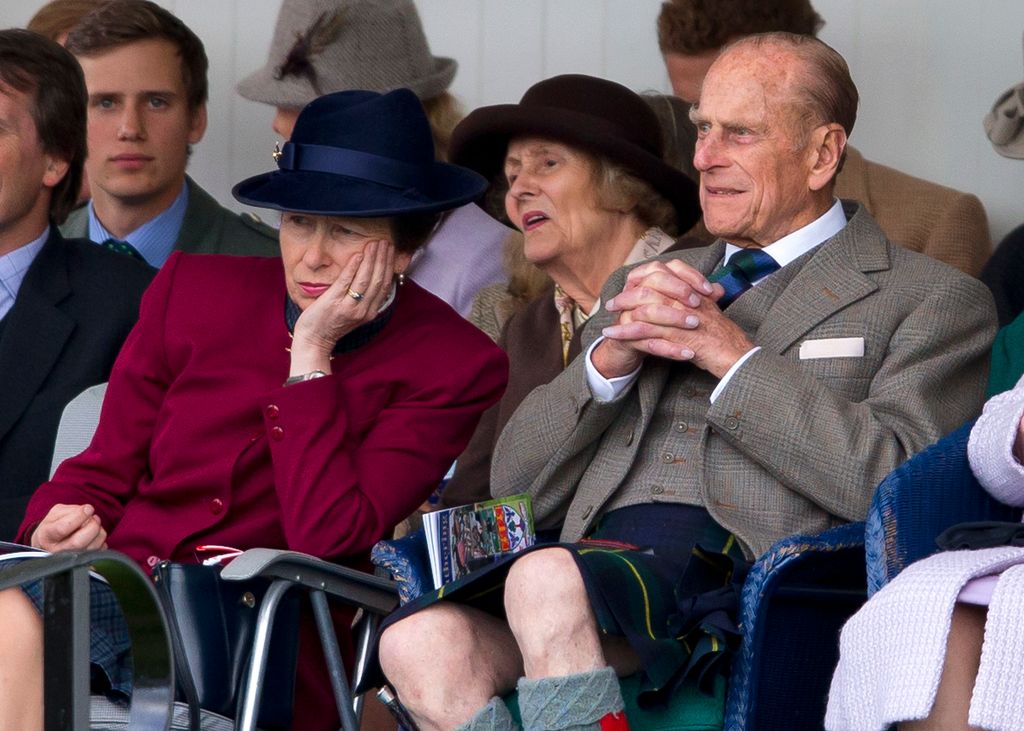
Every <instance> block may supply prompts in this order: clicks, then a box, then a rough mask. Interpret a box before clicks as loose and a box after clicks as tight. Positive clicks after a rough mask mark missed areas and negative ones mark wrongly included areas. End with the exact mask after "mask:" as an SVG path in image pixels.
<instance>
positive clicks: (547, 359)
mask: <svg viewBox="0 0 1024 731" xmlns="http://www.w3.org/2000/svg"><path fill="white" fill-rule="evenodd" d="M582 332H583V328H576V332H574V333H573V336H572V340H570V341H569V357H570V358H575V357H576V356H577V355H579V354H580V336H581V334H582ZM498 345H500V346H501V347H502V348H504V349H505V352H506V353H507V354H508V363H509V375H508V387H507V388H506V389H505V394H504V395H503V396H502V397H501V401H499V402H498V403H497V404H495V405H494V406H492V407H491V408H489V409H488V410H487V411H486V412H485V413H484V415H483V416H482V417H481V418H480V423H479V424H478V425H477V428H476V431H475V432H474V433H473V438H472V439H471V440H470V441H469V446H467V447H466V451H465V452H463V453H462V454H460V455H459V459H458V462H457V463H456V465H455V474H454V475H453V476H452V479H451V480H449V481H448V485H447V486H446V487H445V489H444V492H443V493H442V494H441V500H440V507H444V508H449V507H454V506H456V505H465V504H466V503H472V502H477V501H479V500H488V499H489V498H490V477H491V454H492V453H493V451H494V442H495V441H496V440H497V439H498V435H499V434H500V433H501V430H502V428H504V426H505V424H507V423H508V420H509V419H510V418H511V417H512V414H513V413H514V412H515V410H516V408H517V407H518V406H519V404H521V403H522V401H523V399H525V398H526V397H527V395H529V393H530V391H532V390H533V389H535V388H536V387H537V386H540V385H542V384H545V383H549V382H550V381H551V379H552V378H554V377H555V376H557V375H558V374H559V373H561V372H562V370H563V369H564V368H565V366H564V364H563V361H562V335H561V329H560V321H559V319H558V310H557V309H555V285H554V283H552V284H549V285H548V286H547V287H545V288H544V290H543V291H542V292H541V293H540V294H539V295H538V296H537V297H535V298H534V299H532V300H531V301H530V302H528V303H527V304H526V305H525V306H524V307H523V309H521V310H520V311H519V312H516V313H515V314H514V315H512V317H510V318H509V320H508V323H507V324H506V326H505V328H504V329H503V331H502V334H501V337H500V338H499V339H498Z"/></svg>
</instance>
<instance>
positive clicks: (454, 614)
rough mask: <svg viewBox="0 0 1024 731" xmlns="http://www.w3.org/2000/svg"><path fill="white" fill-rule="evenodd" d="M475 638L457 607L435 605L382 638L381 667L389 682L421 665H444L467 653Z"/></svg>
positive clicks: (398, 623)
mask: <svg viewBox="0 0 1024 731" xmlns="http://www.w3.org/2000/svg"><path fill="white" fill-rule="evenodd" d="M471 634H472V628H471V627H470V625H469V622H468V621H467V619H466V617H465V616H464V614H463V613H462V612H461V611H459V608H458V607H455V606H451V605H448V604H444V603H441V604H435V605H434V606H431V607H427V608H426V609H423V610H422V611H419V612H416V613H415V614H411V615H409V616H408V617H405V618H404V619H401V620H399V621H398V622H395V623H394V624H393V625H391V626H390V627H388V628H387V629H386V630H384V633H383V634H382V635H381V637H380V645H379V650H378V652H379V657H380V666H381V669H382V670H383V671H384V674H385V675H387V676H388V677H389V678H390V677H392V674H393V673H394V674H395V675H398V674H401V672H402V670H403V669H406V668H410V667H414V666H418V665H420V664H422V663H429V664H433V663H436V662H444V660H445V658H446V657H450V656H451V657H458V656H460V655H462V654H464V653H465V650H466V647H465V645H466V643H467V641H469V636H470V635H471Z"/></svg>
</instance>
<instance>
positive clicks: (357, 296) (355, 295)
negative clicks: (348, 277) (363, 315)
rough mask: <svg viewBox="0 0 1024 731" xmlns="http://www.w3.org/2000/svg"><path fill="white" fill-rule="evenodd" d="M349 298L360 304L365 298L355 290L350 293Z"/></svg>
mask: <svg viewBox="0 0 1024 731" xmlns="http://www.w3.org/2000/svg"><path fill="white" fill-rule="evenodd" d="M348 296H349V297H351V298H352V299H354V300H355V301H356V302H359V301H360V300H361V299H362V298H363V293H362V292H356V291H355V290H354V289H350V290H349V291H348Z"/></svg>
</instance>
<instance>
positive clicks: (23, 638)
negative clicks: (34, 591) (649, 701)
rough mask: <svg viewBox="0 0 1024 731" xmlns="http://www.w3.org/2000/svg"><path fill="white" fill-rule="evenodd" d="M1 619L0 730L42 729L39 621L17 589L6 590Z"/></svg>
mask: <svg viewBox="0 0 1024 731" xmlns="http://www.w3.org/2000/svg"><path fill="white" fill-rule="evenodd" d="M0 619H2V621H0V728H5V729H6V728H17V729H25V730H26V731H27V730H28V729H41V728H42V725H43V724H42V714H43V660H42V658H43V621H42V618H41V617H40V616H39V612H37V611H36V608H35V606H34V605H33V604H32V602H31V601H29V599H28V597H27V596H25V594H24V593H23V592H22V591H21V590H20V589H7V590H5V591H0Z"/></svg>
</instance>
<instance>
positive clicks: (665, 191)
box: [448, 74, 700, 231]
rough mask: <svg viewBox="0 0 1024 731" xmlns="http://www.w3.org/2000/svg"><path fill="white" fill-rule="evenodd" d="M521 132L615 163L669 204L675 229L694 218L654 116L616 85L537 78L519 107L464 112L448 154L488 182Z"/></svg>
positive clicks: (694, 207)
mask: <svg viewBox="0 0 1024 731" xmlns="http://www.w3.org/2000/svg"><path fill="white" fill-rule="evenodd" d="M519 136H531V137H547V138H550V139H553V140H556V141H558V142H563V143H565V144H567V145H570V146H573V147H578V148H582V149H584V150H586V151H588V152H591V153H593V154H595V155H596V156H598V157H603V158H606V159H608V160H610V161H612V162H615V163H618V164H619V165H621V166H622V167H624V168H625V169H626V170H628V171H630V172H631V173H633V174H634V175H636V176H637V177H638V178H640V179H641V180H645V181H646V182H648V183H650V185H651V186H652V187H653V188H654V189H655V190H657V191H658V192H659V193H661V195H663V196H664V197H665V198H666V199H667V200H668V201H669V202H670V203H672V205H673V206H674V207H675V209H676V214H677V216H678V219H679V221H678V223H679V229H680V231H687V230H688V229H690V228H691V227H692V226H693V224H695V223H696V222H697V219H699V218H700V201H699V197H698V193H697V186H696V184H695V183H694V182H693V181H692V180H690V178H688V177H687V176H686V175H685V174H684V173H682V172H681V171H679V170H677V169H676V168H674V167H672V166H671V165H669V164H668V163H667V162H665V161H664V160H663V159H662V136H661V127H660V125H659V124H658V118H657V117H656V116H655V114H654V112H653V111H651V109H650V107H648V105H647V104H646V102H644V100H643V99H642V98H641V97H640V96H639V95H638V94H636V93H634V92H632V91H630V90H629V89H627V88H626V87H624V86H622V85H621V84H616V83H615V82H614V81H608V80H607V79H598V78H595V77H593V76H584V75H582V74H566V75H563V76H555V77H553V78H550V79H546V80H545V81H541V82H539V83H537V84H534V85H533V86H531V87H530V88H529V89H527V91H526V93H525V94H523V98H522V99H521V100H520V101H519V103H518V104H498V105H495V106H489V107H481V108H479V109H477V110H475V111H473V112H472V113H471V114H469V116H467V117H466V118H465V119H463V120H462V122H460V123H459V125H458V126H457V127H456V128H455V131H454V133H453V134H452V141H451V145H450V147H449V155H448V156H449V159H450V160H451V161H452V162H454V163H457V164H459V165H465V166H466V167H468V168H472V169H473V170H476V171H477V172H479V173H481V174H482V175H483V176H484V177H486V178H487V179H488V180H493V179H494V177H495V176H496V175H497V174H498V173H499V172H500V171H501V170H502V167H503V164H504V159H505V152H506V150H507V149H508V143H509V140H510V139H511V138H513V137H519Z"/></svg>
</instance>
